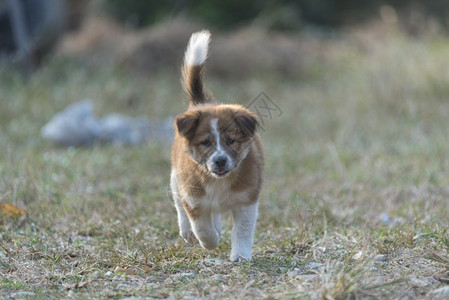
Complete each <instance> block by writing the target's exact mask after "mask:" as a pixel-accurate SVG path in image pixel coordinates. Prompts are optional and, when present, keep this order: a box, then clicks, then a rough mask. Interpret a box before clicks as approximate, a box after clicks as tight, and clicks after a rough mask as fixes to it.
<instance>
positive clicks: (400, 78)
mask: <svg viewBox="0 0 449 300" xmlns="http://www.w3.org/2000/svg"><path fill="white" fill-rule="evenodd" d="M338 51H340V56H341V59H339V61H338V62H334V63H328V64H320V65H316V66H314V69H313V70H310V72H309V73H307V74H306V75H305V76H303V77H301V78H282V77H280V76H279V75H277V74H275V73H274V74H268V73H262V74H255V75H254V77H252V78H248V79H244V80H235V81H232V80H230V79H227V80H220V79H215V78H212V77H208V78H207V84H208V87H209V88H210V89H211V90H212V91H213V92H214V94H215V95H216V97H217V98H219V99H220V100H221V101H223V102H234V101H236V102H238V103H242V104H249V103H250V102H251V100H253V99H254V98H255V97H256V96H257V95H258V94H259V93H260V92H265V93H267V95H269V97H270V98H271V99H272V100H273V102H275V103H276V104H277V105H278V106H279V107H280V108H281V109H282V111H283V114H282V115H281V116H273V117H272V118H271V119H270V118H268V119H265V126H264V130H263V131H262V132H261V135H262V137H263V140H264V144H265V152H266V171H265V186H264V190H263V194H262V197H261V204H260V216H259V221H258V225H257V230H256V236H255V246H254V249H253V252H254V255H253V257H254V259H253V261H252V262H250V263H248V264H233V263H230V262H228V261H227V256H228V253H229V251H230V229H231V218H230V216H226V217H225V219H224V222H223V223H224V234H223V238H222V242H221V243H220V246H219V248H218V249H216V250H214V251H207V250H203V249H201V248H200V247H199V246H198V245H196V246H193V247H190V246H186V245H184V243H183V242H182V240H181V239H180V238H179V237H178V228H177V223H176V212H175V209H174V206H173V205H172V201H171V198H170V197H169V194H168V180H169V170H170V162H169V151H168V146H167V145H165V144H163V143H151V144H150V145H148V146H141V147H135V148H130V147H120V146H106V147H93V148H88V149H64V148H55V147H53V146H52V145H51V144H48V143H46V142H45V141H43V140H42V138H41V137H40V136H39V130H40V128H41V127H42V126H43V125H44V124H45V123H46V122H47V121H48V120H49V119H50V118H51V117H52V116H53V114H54V113H56V112H57V111H59V110H61V109H62V108H64V107H65V106H67V105H68V104H69V103H72V102H75V101H78V100H81V99H82V98H86V97H89V98H91V99H93V100H94V102H95V106H96V113H97V114H98V115H104V114H106V113H111V112H121V113H126V114H129V115H132V116H137V115H141V114H145V115H147V116H149V117H150V118H157V119H161V118H165V117H169V116H174V115H176V114H178V113H180V112H182V111H183V109H184V103H183V100H182V91H181V88H180V85H179V79H178V74H173V73H171V72H161V73H160V74H153V76H152V77H142V76H137V75H135V74H134V73H132V72H131V71H129V70H126V69H123V68H119V67H115V66H103V67H95V68H94V67H90V66H87V65H85V64H83V63H79V62H78V61H76V60H74V59H70V58H61V57H59V58H54V59H52V60H50V61H49V62H48V64H46V65H45V66H44V67H43V69H41V70H40V71H39V72H38V73H37V74H36V75H35V76H33V77H32V78H31V79H30V80H29V81H24V80H23V79H22V78H21V77H20V76H19V75H18V74H17V72H15V71H11V70H10V69H7V68H4V69H3V70H2V71H1V72H0V78H1V79H0V91H1V94H0V128H1V130H0V145H1V149H2V150H1V155H0V175H1V176H0V202H7V203H12V204H14V205H16V206H18V207H20V208H23V209H25V210H26V211H27V212H28V217H26V218H18V219H17V218H16V219H14V218H7V217H5V216H0V297H2V298H5V297H12V298H27V297H29V298H48V297H50V298H68V297H75V298H97V297H112V298H120V297H130V296H134V297H154V298H167V297H174V298H195V299H197V298H240V299H243V298H245V299H248V298H254V299H277V298H287V299H297V298H305V299H307V298H310V299H357V298H383V299H392V298H401V299H413V298H416V299H423V298H437V297H441V299H444V298H447V297H449V296H448V295H449V286H448V283H449V231H448V228H449V227H448V221H449V220H448V216H449V205H448V201H449V142H448V138H449V56H448V55H447V53H449V40H447V39H444V38H431V39H430V38H429V39H415V40H413V39H408V38H405V37H402V36H395V37H391V38H388V39H385V40H382V41H380V42H379V43H377V42H374V41H372V42H371V43H368V42H367V43H366V44H364V46H363V47H362V46H360V45H358V44H357V43H349V42H348V44H346V45H345V46H344V47H343V48H341V47H340V48H339V50H338ZM212 55H213V54H212Z"/></svg>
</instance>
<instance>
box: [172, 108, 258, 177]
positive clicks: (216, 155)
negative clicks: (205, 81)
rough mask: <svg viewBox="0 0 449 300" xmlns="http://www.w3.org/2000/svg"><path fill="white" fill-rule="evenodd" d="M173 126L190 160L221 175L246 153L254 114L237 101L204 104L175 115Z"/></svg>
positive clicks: (237, 164) (208, 170)
mask: <svg viewBox="0 0 449 300" xmlns="http://www.w3.org/2000/svg"><path fill="white" fill-rule="evenodd" d="M175 126H176V130H177V132H178V134H179V135H180V136H181V137H183V138H184V139H185V142H186V144H187V147H188V151H189V155H190V157H191V158H192V160H194V161H195V162H196V163H197V164H198V165H200V166H202V167H203V168H205V169H206V170H207V172H209V173H210V174H211V175H212V176H214V177H216V178H221V177H225V176H227V175H228V174H229V173H231V172H232V170H234V169H236V168H237V167H238V166H239V164H240V162H241V161H242V160H243V159H245V157H246V155H247V154H248V152H249V146H250V144H251V142H252V138H253V137H254V134H255V132H256V127H257V116H256V114H254V113H252V112H250V111H249V110H247V109H246V108H244V107H243V106H240V105H203V106H196V107H194V108H191V109H189V110H188V111H186V112H185V113H184V114H182V115H180V116H178V117H177V118H176V120H175Z"/></svg>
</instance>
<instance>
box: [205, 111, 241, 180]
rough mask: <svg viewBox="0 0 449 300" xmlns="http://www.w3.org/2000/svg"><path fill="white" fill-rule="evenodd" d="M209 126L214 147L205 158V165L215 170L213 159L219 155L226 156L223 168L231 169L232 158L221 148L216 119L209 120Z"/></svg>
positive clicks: (232, 166) (232, 165) (232, 164)
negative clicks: (206, 158)
mask: <svg viewBox="0 0 449 300" xmlns="http://www.w3.org/2000/svg"><path fill="white" fill-rule="evenodd" d="M210 127H211V129H212V135H213V137H214V138H215V149H214V152H213V153H212V155H211V156H210V157H209V159H208V160H207V166H208V168H209V170H212V171H213V170H216V169H217V167H216V165H215V160H216V159H217V158H219V157H222V156H224V157H226V165H225V167H224V169H225V170H231V169H233V168H234V167H235V165H234V160H233V159H232V158H231V157H230V156H229V154H228V153H227V152H226V150H225V149H224V148H223V146H222V144H221V137H220V131H219V130H218V119H217V118H215V119H212V120H211V121H210Z"/></svg>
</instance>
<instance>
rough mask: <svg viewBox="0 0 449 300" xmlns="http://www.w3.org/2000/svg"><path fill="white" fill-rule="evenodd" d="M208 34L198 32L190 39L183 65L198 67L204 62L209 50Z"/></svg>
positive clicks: (204, 31) (206, 32) (207, 32)
mask: <svg viewBox="0 0 449 300" xmlns="http://www.w3.org/2000/svg"><path fill="white" fill-rule="evenodd" d="M209 42H210V32H209V31H207V30H203V31H199V32H196V33H194V34H192V36H191V37H190V41H189V45H188V46H187V50H186V53H185V57H184V60H185V63H186V64H187V65H189V66H199V65H201V64H203V63H204V62H205V61H206V58H207V50H208V49H209Z"/></svg>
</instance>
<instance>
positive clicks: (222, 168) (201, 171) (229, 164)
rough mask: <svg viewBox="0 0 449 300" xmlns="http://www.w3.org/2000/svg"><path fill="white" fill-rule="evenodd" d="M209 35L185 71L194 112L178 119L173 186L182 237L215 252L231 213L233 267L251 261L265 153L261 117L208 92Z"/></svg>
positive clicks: (195, 44) (195, 45)
mask: <svg viewBox="0 0 449 300" xmlns="http://www.w3.org/2000/svg"><path fill="white" fill-rule="evenodd" d="M209 41H210V33H209V32H208V31H201V32H197V33H194V34H193V35H192V37H191V38H190V41H189V44H188V46H187V50H186V52H185V58H184V65H183V67H182V83H183V86H184V90H185V92H186V93H187V97H188V100H189V108H188V109H187V111H186V112H184V113H183V114H182V115H179V116H178V117H176V119H175V131H176V132H175V138H174V142H173V146H172V152H171V160H172V170H171V180H170V186H171V190H172V193H173V198H174V201H175V206H176V210H177V212H178V223H179V230H180V235H181V236H182V238H184V240H186V241H187V242H193V241H194V239H195V237H196V239H198V241H199V242H200V244H201V246H202V247H203V248H206V249H214V248H216V247H217V246H218V242H219V239H220V235H221V214H222V213H223V212H225V211H231V213H232V216H233V221H234V226H233V229H232V250H231V255H230V259H231V260H232V261H240V260H244V261H248V260H250V259H251V248H252V244H253V235H254V229H255V226H256V220H257V208H258V200H259V194H260V190H261V187H262V171H263V164H264V163H263V150H262V143H261V140H260V137H259V136H258V135H257V133H256V127H257V115H256V114H254V113H252V112H250V111H249V110H247V109H246V108H244V107H243V106H241V105H236V104H216V103H214V101H213V99H212V96H211V95H210V94H209V93H208V92H207V91H206V90H205V88H204V86H203V78H202V77H203V73H204V64H205V61H206V58H207V52H208V47H209Z"/></svg>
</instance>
